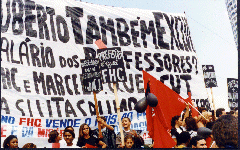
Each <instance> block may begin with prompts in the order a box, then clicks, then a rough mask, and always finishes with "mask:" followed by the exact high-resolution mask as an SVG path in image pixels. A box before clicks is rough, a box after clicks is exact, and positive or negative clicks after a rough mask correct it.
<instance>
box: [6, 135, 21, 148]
mask: <svg viewBox="0 0 240 150" xmlns="http://www.w3.org/2000/svg"><path fill="white" fill-rule="evenodd" d="M3 148H18V138H17V137H16V136H15V135H9V136H8V137H7V138H6V139H5V140H4V142H3Z"/></svg>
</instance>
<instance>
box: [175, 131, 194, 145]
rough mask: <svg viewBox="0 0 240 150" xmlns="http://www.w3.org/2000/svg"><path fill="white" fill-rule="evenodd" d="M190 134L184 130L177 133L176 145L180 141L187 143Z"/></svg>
mask: <svg viewBox="0 0 240 150" xmlns="http://www.w3.org/2000/svg"><path fill="white" fill-rule="evenodd" d="M190 138H191V137H190V134H189V133H188V132H186V131H183V132H181V133H180V134H179V136H178V137H177V145H180V144H182V143H187V142H188V141H189V140H190Z"/></svg>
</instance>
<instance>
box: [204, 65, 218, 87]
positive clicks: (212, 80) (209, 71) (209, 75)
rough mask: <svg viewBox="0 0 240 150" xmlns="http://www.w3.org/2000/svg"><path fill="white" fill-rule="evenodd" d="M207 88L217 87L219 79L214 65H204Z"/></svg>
mask: <svg viewBox="0 0 240 150" xmlns="http://www.w3.org/2000/svg"><path fill="white" fill-rule="evenodd" d="M202 68H203V76H204V82H205V85H206V88H209V87H217V79H216V75H215V71H214V67H213V65H202Z"/></svg>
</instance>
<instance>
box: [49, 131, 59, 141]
mask: <svg viewBox="0 0 240 150" xmlns="http://www.w3.org/2000/svg"><path fill="white" fill-rule="evenodd" d="M48 137H49V138H48V143H59V141H60V140H62V137H61V136H60V134H59V133H58V132H57V130H52V131H51V132H50V133H49V135H48Z"/></svg>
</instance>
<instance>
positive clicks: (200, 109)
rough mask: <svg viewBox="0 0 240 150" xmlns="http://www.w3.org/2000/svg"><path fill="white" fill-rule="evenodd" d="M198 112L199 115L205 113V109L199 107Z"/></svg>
mask: <svg viewBox="0 0 240 150" xmlns="http://www.w3.org/2000/svg"><path fill="white" fill-rule="evenodd" d="M198 111H199V112H200V113H203V112H207V108H205V107H199V108H198Z"/></svg>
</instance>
